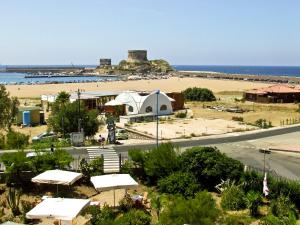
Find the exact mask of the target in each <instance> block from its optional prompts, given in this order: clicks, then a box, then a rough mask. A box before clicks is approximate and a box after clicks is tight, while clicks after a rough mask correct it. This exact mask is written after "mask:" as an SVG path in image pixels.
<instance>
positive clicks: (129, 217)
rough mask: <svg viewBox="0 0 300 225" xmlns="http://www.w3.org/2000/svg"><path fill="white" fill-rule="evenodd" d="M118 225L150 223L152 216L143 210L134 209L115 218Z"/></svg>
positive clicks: (147, 224)
mask: <svg viewBox="0 0 300 225" xmlns="http://www.w3.org/2000/svg"><path fill="white" fill-rule="evenodd" d="M115 224H116V225H132V224H134V225H150V224H151V217H150V215H148V214H146V213H145V212H144V211H142V210H137V209H132V210H130V211H129V212H127V213H125V214H123V216H121V217H118V218H117V219H116V220H115Z"/></svg>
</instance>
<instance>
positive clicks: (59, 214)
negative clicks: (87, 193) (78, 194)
mask: <svg viewBox="0 0 300 225" xmlns="http://www.w3.org/2000/svg"><path fill="white" fill-rule="evenodd" d="M89 202H90V200H89V199H72V198H47V199H45V200H44V201H42V202H41V203H39V204H38V205H37V206H35V207H34V208H33V209H32V210H30V211H29V212H28V213H26V218H28V219H43V218H53V219H57V220H65V221H72V220H73V219H74V218H75V217H76V216H77V215H78V214H79V213H80V211H81V210H82V209H83V208H84V207H85V206H86V205H88V204H89Z"/></svg>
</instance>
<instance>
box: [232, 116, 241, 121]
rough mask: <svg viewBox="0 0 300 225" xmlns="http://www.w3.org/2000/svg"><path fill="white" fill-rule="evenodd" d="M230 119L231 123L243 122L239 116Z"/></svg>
mask: <svg viewBox="0 0 300 225" xmlns="http://www.w3.org/2000/svg"><path fill="white" fill-rule="evenodd" d="M231 119H232V120H233V121H239V122H243V121H244V118H243V117H241V116H233V117H232V118H231Z"/></svg>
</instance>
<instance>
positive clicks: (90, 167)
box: [79, 157, 104, 183]
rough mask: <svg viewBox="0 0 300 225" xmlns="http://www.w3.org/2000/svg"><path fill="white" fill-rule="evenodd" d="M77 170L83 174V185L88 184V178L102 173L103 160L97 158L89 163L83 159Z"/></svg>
mask: <svg viewBox="0 0 300 225" xmlns="http://www.w3.org/2000/svg"><path fill="white" fill-rule="evenodd" d="M79 170H80V172H81V173H82V174H83V181H84V182H85V183H90V178H91V177H92V176H98V175H102V174H103V173H104V172H103V159H102V158H101V157H97V158H95V159H93V160H92V161H90V162H89V163H88V162H87V161H86V160H85V159H82V160H81V161H80V163H79Z"/></svg>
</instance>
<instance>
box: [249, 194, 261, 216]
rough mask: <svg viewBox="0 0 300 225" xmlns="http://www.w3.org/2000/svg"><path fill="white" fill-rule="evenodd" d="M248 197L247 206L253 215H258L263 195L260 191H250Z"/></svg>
mask: <svg viewBox="0 0 300 225" xmlns="http://www.w3.org/2000/svg"><path fill="white" fill-rule="evenodd" d="M246 199H247V207H248V209H249V210H250V215H251V216H254V217H255V216H257V215H258V207H259V205H260V204H261V202H262V198H261V195H260V194H259V193H258V192H255V191H249V192H248V193H247V195H246Z"/></svg>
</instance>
